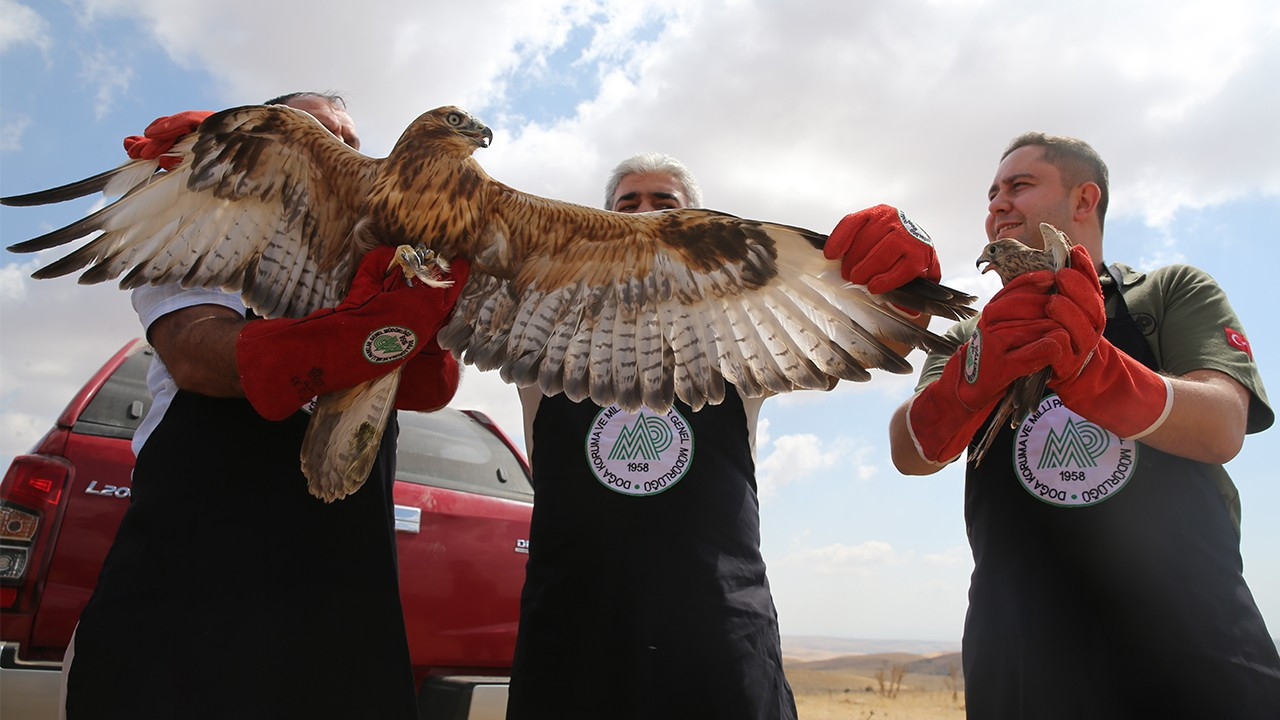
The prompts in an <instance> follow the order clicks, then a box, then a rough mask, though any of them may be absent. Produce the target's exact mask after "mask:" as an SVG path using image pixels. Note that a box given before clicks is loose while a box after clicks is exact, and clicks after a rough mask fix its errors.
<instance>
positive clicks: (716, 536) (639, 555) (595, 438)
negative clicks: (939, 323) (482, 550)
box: [507, 153, 936, 720]
mask: <svg viewBox="0 0 1280 720" xmlns="http://www.w3.org/2000/svg"><path fill="white" fill-rule="evenodd" d="M701 203H702V196H701V192H700V190H699V188H698V184H697V181H696V180H695V179H694V178H693V175H692V173H690V172H689V170H688V168H686V167H685V166H684V165H683V164H682V163H681V162H680V161H678V160H676V159H675V158H673V157H671V156H669V155H663V154H661V153H644V154H641V155H636V156H634V157H631V158H628V159H627V160H624V161H623V162H621V163H620V164H619V165H618V166H617V167H616V168H615V169H614V171H613V173H612V175H611V176H610V179H609V182H608V184H607V189H606V195H605V208H606V209H609V210H616V211H619V212H629V213H635V212H651V211H656V210H668V209H676V208H687V207H698V206H700V205H701ZM886 207H887V206H880V208H873V209H872V210H869V211H863V213H855V214H854V215H850V216H849V217H847V218H846V219H845V220H844V221H842V224H841V226H840V227H839V228H838V230H839V233H837V234H833V238H832V240H833V241H834V242H835V243H836V244H837V245H838V246H839V247H840V248H842V249H841V250H840V251H839V252H836V251H833V250H832V249H831V248H830V245H831V243H829V250H828V252H830V253H832V254H831V255H829V256H830V257H837V256H839V254H840V253H843V252H853V253H854V254H858V255H860V256H865V257H859V258H858V259H859V260H867V259H868V258H870V257H872V256H874V262H872V263H871V265H870V267H873V268H874V270H873V271H867V270H866V269H865V267H863V268H862V269H861V270H859V272H861V273H863V275H865V277H861V276H857V275H856V274H855V276H857V277H858V278H859V280H860V281H861V282H863V283H864V284H865V283H867V282H876V281H877V280H878V281H879V282H881V283H884V282H886V280H885V278H884V277H883V276H884V275H885V273H886V272H888V273H890V274H892V273H894V272H896V273H897V274H898V275H899V276H901V277H906V276H908V275H909V276H910V277H907V278H906V279H901V280H900V281H899V280H898V279H895V278H890V279H889V280H888V282H890V283H892V282H897V283H898V284H901V283H902V282H906V281H907V280H909V279H910V278H914V277H916V276H917V275H920V274H925V273H928V272H929V270H930V267H931V266H932V267H936V256H933V254H932V246H930V245H927V244H926V243H924V242H921V241H920V240H919V239H918V238H917V237H915V236H913V235H912V234H909V233H908V232H907V230H906V229H905V228H904V227H903V226H902V225H901V224H900V223H899V221H898V217H899V214H898V213H897V211H896V210H893V211H892V223H899V224H897V225H893V224H891V223H890V222H888V220H887V219H888V218H889V216H890V213H887V212H884V211H883V208H886ZM868 214H874V217H870V216H869V215H868ZM894 233H897V235H895V236H894V238H895V239H893V240H886V237H887V236H890V235H894ZM868 239H870V242H867V240H868ZM917 246H918V247H917ZM868 247H870V248H874V249H873V250H872V251H868V250H867V248H868ZM903 248H905V249H906V252H904V251H903ZM922 248H927V252H926V253H922V254H923V255H924V258H923V260H922V259H919V258H917V259H916V260H915V261H912V260H909V259H908V260H906V261H903V262H899V261H902V256H903V255H909V254H911V253H912V252H916V251H918V250H920V249H922ZM847 264H848V265H849V267H854V266H857V265H859V263H858V262H853V261H850V262H848V263H847ZM904 265H906V266H910V267H912V268H913V269H912V270H910V271H903V270H902V266H904ZM889 268H895V269H894V270H889ZM846 274H848V273H846ZM520 400H521V403H522V405H523V408H524V420H525V428H524V429H525V442H526V445H527V449H528V451H529V457H530V461H531V463H532V466H533V487H534V508H533V519H532V525H531V527H530V531H529V533H530V534H529V538H530V544H529V559H528V563H527V566H526V575H525V586H524V591H523V593H522V596H521V608H520V628H519V635H518V638H517V641H516V651H515V659H514V662H513V665H512V677H511V689H510V695H509V702H508V712H507V717H508V718H509V719H511V720H528V719H530V718H556V719H557V720H566V719H568V720H572V719H574V718H605V717H607V718H637V719H639V718H664V719H678V718H697V719H699V720H706V719H714V718H724V719H725V720H739V719H741V718H762V719H767V720H792V719H794V718H795V717H796V705H795V699H794V697H793V695H792V692H791V687H790V685H789V684H788V683H787V679H786V676H785V675H784V674H783V668H782V647H781V640H780V636H779V631H778V616H777V611H776V609H775V608H774V604H773V598H772V596H771V594H770V591H769V582H768V580H767V578H766V576H765V563H764V559H763V557H762V556H761V554H760V505H759V499H758V498H757V495H756V489H757V488H756V478H755V433H756V423H757V420H758V418H759V414H760V407H761V404H762V403H763V400H764V398H759V397H757V398H748V397H743V396H741V395H740V394H739V393H738V392H737V391H736V390H735V389H734V388H733V386H732V385H730V384H728V383H726V385H725V398H724V401H723V402H721V403H720V404H717V405H708V406H705V407H703V408H702V409H700V410H698V411H696V412H695V411H693V410H692V409H691V408H690V407H689V406H688V405H686V404H684V403H682V402H679V401H677V402H676V404H675V406H674V407H672V408H671V410H670V411H668V412H666V413H655V412H652V411H650V410H648V409H647V408H642V409H641V410H640V411H639V412H637V413H629V412H626V411H624V410H622V409H621V408H619V407H617V406H616V405H615V406H611V407H607V408H602V407H599V406H597V405H595V404H593V403H591V401H590V400H584V401H582V402H577V403H575V402H572V401H571V400H569V399H568V398H567V397H565V396H564V395H563V394H560V395H555V396H553V397H543V396H542V394H541V393H540V391H539V390H538V388H536V387H532V388H522V389H521V390H520Z"/></svg>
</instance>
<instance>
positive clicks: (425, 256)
mask: <svg viewBox="0 0 1280 720" xmlns="http://www.w3.org/2000/svg"><path fill="white" fill-rule="evenodd" d="M396 266H399V268H400V271H401V272H402V273H403V274H404V281H405V283H406V284H407V285H408V286H409V287H413V280H414V278H417V279H418V280H421V281H422V282H424V283H426V285H427V286H428V287H449V286H450V285H453V281H452V280H442V279H441V278H442V277H443V275H444V273H446V272H448V271H449V263H448V261H446V260H445V259H444V258H441V257H440V256H439V255H437V254H436V253H435V251H433V250H431V249H430V248H428V247H427V246H426V245H425V244H423V243H418V244H417V246H416V247H411V246H409V245H398V246H396V253H395V255H393V256H392V258H391V264H390V265H388V266H387V271H388V272H390V270H391V268H393V267H396Z"/></svg>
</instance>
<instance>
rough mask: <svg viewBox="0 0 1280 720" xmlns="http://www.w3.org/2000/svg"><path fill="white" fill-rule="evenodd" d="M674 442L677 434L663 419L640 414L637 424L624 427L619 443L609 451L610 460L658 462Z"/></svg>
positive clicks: (619, 436)
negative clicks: (659, 457)
mask: <svg viewBox="0 0 1280 720" xmlns="http://www.w3.org/2000/svg"><path fill="white" fill-rule="evenodd" d="M674 440H675V434H674V433H673V432H671V428H670V427H669V426H668V425H667V423H666V422H664V421H663V420H662V419H661V418H656V417H650V416H648V415H645V414H644V413H640V416H639V417H637V418H636V421H635V423H633V424H631V425H624V426H622V432H620V433H618V440H617V442H615V443H614V444H613V448H612V449H611V450H610V451H609V459H610V460H657V459H658V456H659V455H660V454H661V453H662V451H663V450H666V449H667V448H669V447H671V443H672V442H674Z"/></svg>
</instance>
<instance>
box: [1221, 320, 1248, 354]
mask: <svg viewBox="0 0 1280 720" xmlns="http://www.w3.org/2000/svg"><path fill="white" fill-rule="evenodd" d="M1223 329H1224V330H1226V332H1227V344H1228V345H1230V346H1231V347H1233V348H1235V349H1237V350H1241V351H1243V352H1244V354H1245V355H1248V356H1249V359H1250V360H1252V359H1253V348H1252V347H1250V345H1249V339H1248V338H1246V337H1245V336H1244V333H1242V332H1240V331H1238V330H1232V329H1231V328H1223Z"/></svg>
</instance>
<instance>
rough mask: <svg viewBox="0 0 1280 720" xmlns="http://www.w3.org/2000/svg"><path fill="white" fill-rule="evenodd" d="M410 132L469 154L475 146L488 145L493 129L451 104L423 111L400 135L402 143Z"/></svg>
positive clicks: (482, 146) (417, 136)
mask: <svg viewBox="0 0 1280 720" xmlns="http://www.w3.org/2000/svg"><path fill="white" fill-rule="evenodd" d="M411 133H412V135H413V136H414V138H415V139H418V138H423V139H428V138H429V139H431V140H433V141H435V142H440V143H443V144H444V145H446V146H452V147H454V148H455V149H457V150H459V151H462V152H465V153H466V154H468V155H470V154H471V153H473V152H475V150H476V148H486V147H489V143H490V142H492V141H493V131H492V130H490V129H489V127H488V126H487V125H485V124H484V123H482V122H480V121H479V120H477V119H476V118H475V117H474V116H472V115H471V114H470V113H468V112H467V111H465V110H461V109H459V108H456V107H454V106H452V105H446V106H444V107H438V108H436V109H435V110H432V111H430V112H426V113H423V114H422V115H420V116H418V119H417V120H415V121H414V122H413V124H412V125H410V126H409V129H408V130H406V131H405V134H404V135H403V136H401V138H400V142H401V143H403V142H404V141H405V140H406V139H407V138H408V136H409V135H410V134H411Z"/></svg>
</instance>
